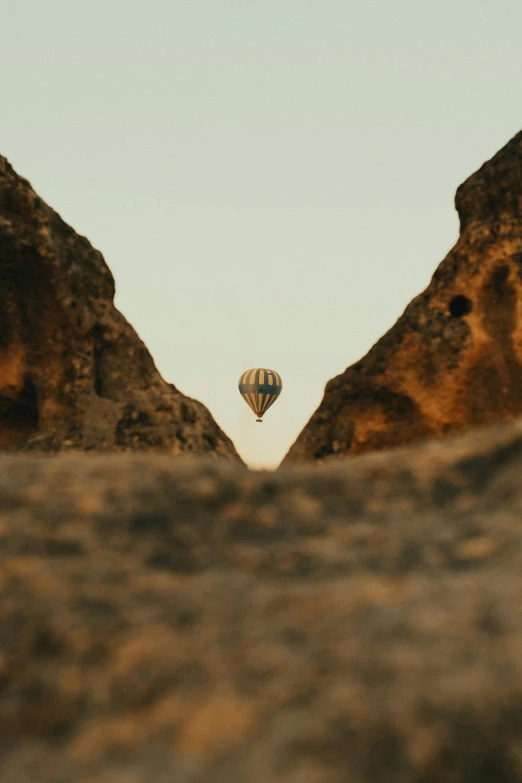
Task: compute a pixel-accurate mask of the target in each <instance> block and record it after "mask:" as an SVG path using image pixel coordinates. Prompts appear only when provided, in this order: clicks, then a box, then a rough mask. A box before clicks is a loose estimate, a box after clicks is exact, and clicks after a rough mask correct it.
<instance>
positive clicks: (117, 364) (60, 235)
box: [0, 157, 239, 459]
mask: <svg viewBox="0 0 522 783" xmlns="http://www.w3.org/2000/svg"><path fill="white" fill-rule="evenodd" d="M113 298H114V280H113V277H112V275H111V273H110V271H109V269H108V267H107V265H106V263H105V261H104V259H103V256H102V255H101V253H100V252H99V251H98V250H95V249H94V248H93V247H91V245H90V244H89V242H88V241H87V239H85V238H84V237H81V236H79V235H78V234H76V233H75V231H73V229H72V228H70V227H69V226H68V225H66V224H65V223H64V222H63V220H62V219H61V218H60V216H59V215H58V214H57V213H56V212H54V211H53V210H52V209H51V208H50V207H49V206H47V205H46V204H45V203H43V202H42V200H41V199H40V198H39V197H38V196H37V194H36V193H35V192H34V190H33V189H32V187H31V185H30V184H29V183H28V182H27V181H26V180H25V179H23V178H21V177H19V176H18V175H17V174H16V173H15V172H14V171H13V169H12V167H11V166H10V165H9V163H8V162H7V160H6V159H5V158H2V157H0V449H38V450H46V451H56V450H61V449H98V450H111V451H113V450H116V451H118V450H127V449H141V450H151V449H161V450H167V451H169V452H171V453H182V452H195V453H215V454H218V455H221V456H224V457H231V458H234V459H239V457H238V456H237V453H236V451H235V449H234V446H233V444H232V442H231V441H230V439H229V438H228V437H227V436H226V435H225V434H224V433H223V432H222V431H221V430H220V428H219V427H218V426H217V424H216V422H215V421H214V419H213V418H212V416H211V415H210V413H209V411H208V410H207V409H206V408H205V407H204V406H203V405H201V404H200V403H199V402H197V401H195V400H193V399H190V398H188V397H186V396H184V395H183V394H181V393H180V392H179V391H178V390H177V389H176V388H175V387H174V386H173V385H172V384H169V383H166V382H165V381H164V380H163V379H162V378H161V376H160V374H159V373H158V371H157V369H156V367H155V365H154V362H153V360H152V357H151V355H150V353H149V352H148V350H147V348H146V347H145V345H144V344H143V343H142V341H141V340H140V339H139V337H138V335H137V334H136V332H135V331H134V329H133V328H132V327H131V326H130V325H129V324H128V323H127V321H126V320H125V318H124V317H123V316H122V315H121V313H119V312H118V310H116V308H115V307H114V304H113Z"/></svg>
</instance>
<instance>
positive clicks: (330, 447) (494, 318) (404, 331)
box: [284, 132, 522, 462]
mask: <svg viewBox="0 0 522 783" xmlns="http://www.w3.org/2000/svg"><path fill="white" fill-rule="evenodd" d="M455 204H456V208H457V211H458V213H459V217H460V238H459V240H458V242H457V244H456V245H455V247H454V248H453V250H451V252H450V253H449V254H448V256H447V257H446V258H445V259H444V261H443V262H442V263H441V264H440V266H439V267H438V269H437V271H436V272H435V274H434V276H433V279H432V281H431V283H430V285H429V286H428V288H427V289H426V290H425V291H424V292H423V293H422V294H420V295H419V296H417V297H416V298H415V299H414V300H413V301H412V302H411V303H410V305H409V306H408V307H407V309H406V310H405V312H404V314H403V315H402V316H401V318H399V320H398V321H397V323H396V324H395V326H394V327H393V328H392V329H391V330H390V331H389V332H388V333H387V334H385V335H384V337H382V338H381V339H380V340H379V341H378V342H377V343H376V344H375V345H374V346H373V348H372V349H371V350H370V351H369V353H368V354H367V355H366V356H365V357H364V358H363V359H361V360H360V361H358V362H357V363H356V364H354V365H352V366H351V367H348V368H347V369H346V370H345V372H344V373H342V375H339V376H337V377H336V378H333V379H332V380H331V381H329V383H328V384H327V385H326V389H325V394H324V398H323V400H322V402H321V404H320V406H319V408H318V409H317V411H316V412H315V413H314V414H313V416H312V417H311V419H310V421H309V422H308V424H307V425H306V426H305V427H304V429H303V431H302V432H301V433H300V435H299V437H298V438H297V440H296V442H295V443H294V445H293V446H292V447H291V449H290V451H289V452H288V454H287V456H286V457H285V460H284V461H285V462H296V461H300V460H317V459H323V458H325V457H329V456H332V455H338V456H345V455H353V454H360V453H362V452H368V451H374V450H379V449H387V448H391V447H394V446H399V445H403V444H407V443H410V442H413V441H416V440H420V439H424V438H427V437H430V436H439V435H443V434H445V433H449V432H459V431H463V430H465V429H467V428H469V427H474V426H477V425H482V424H489V423H492V422H498V421H502V420H506V419H511V418H513V417H515V416H518V415H520V414H521V413H522V393H521V392H522V312H521V307H522V132H521V133H519V134H518V135H517V136H515V137H514V138H513V139H512V140H511V141H510V142H509V143H508V144H507V145H506V146H505V147H504V148H503V149H502V150H501V151H500V152H499V153H498V154H497V155H495V157H494V158H492V159H491V160H490V161H488V162H487V163H485V164H484V165H483V166H482V168H481V169H479V171H477V172H476V173H475V174H473V175H472V176H471V177H470V178H469V179H468V180H466V182H464V184H463V185H461V186H460V187H459V188H458V190H457V194H456V199H455Z"/></svg>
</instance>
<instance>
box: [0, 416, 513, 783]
mask: <svg viewBox="0 0 522 783" xmlns="http://www.w3.org/2000/svg"><path fill="white" fill-rule="evenodd" d="M521 473H522V425H521V424H520V423H516V424H508V425H503V426H502V427H501V428H500V429H497V430H495V431H494V432H478V433H473V434H471V435H468V436H466V437H464V438H462V439H459V440H456V441H453V440H449V439H448V440H446V439H445V440H444V441H439V442H437V443H431V444H427V445H425V446H422V447H420V448H417V449H416V450H411V451H404V452H393V453H390V454H375V455H370V456H366V457H363V458H361V459H356V460H350V461H345V462H333V463H330V464H325V465H322V466H319V467H315V468H313V467H309V468H305V467H303V468H298V469H296V468H293V469H283V470H280V471H278V472H277V473H276V474H273V473H272V474H270V473H250V472H248V471H245V470H243V469H242V468H241V467H240V466H236V465H234V464H232V463H230V462H228V463H227V462H225V461H215V460H213V461H211V460H201V461H198V460H195V459H194V460H192V459H187V460H172V459H168V458H166V457H162V456H157V455H149V456H147V457H144V456H140V455H135V454H132V455H130V454H127V455H112V456H111V457H107V456H99V455H96V456H94V455H72V456H68V457H67V458H64V457H63V456H57V457H54V458H49V457H47V458H43V457H40V458H38V457H34V456H25V455H24V456H18V457H8V456H6V457H3V458H0V536H1V541H0V579H1V587H2V589H1V590H0V726H1V727H2V730H1V732H0V779H1V780H2V783H27V781H31V783H94V782H95V781H96V783H173V781H175V782H176V783H268V782H269V783H340V781H352V782H353V783H389V781H400V783H440V781H448V782H453V783H491V781H495V783H519V781H520V780H521V779H522V739H521V738H522V697H521V693H522V609H521V604H520V596H521V595H522V537H521V535H520V519H521V516H522V488H521V482H520V475H521Z"/></svg>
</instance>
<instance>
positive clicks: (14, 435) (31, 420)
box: [0, 375, 39, 448]
mask: <svg viewBox="0 0 522 783" xmlns="http://www.w3.org/2000/svg"><path fill="white" fill-rule="evenodd" d="M38 425H39V418H38V396H37V394H36V389H35V387H34V383H33V381H32V379H31V377H30V376H29V375H26V376H25V378H24V386H23V389H21V390H20V392H19V394H18V397H16V398H13V399H6V398H2V397H1V396H0V448H10V447H13V446H20V445H22V444H23V443H25V441H26V440H28V439H29V437H30V436H31V435H32V434H33V433H34V432H36V431H37V430H38Z"/></svg>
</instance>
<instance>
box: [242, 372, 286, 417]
mask: <svg viewBox="0 0 522 783" xmlns="http://www.w3.org/2000/svg"><path fill="white" fill-rule="evenodd" d="M238 386H239V393H240V395H241V396H242V397H243V399H244V401H245V402H246V404H247V405H248V406H250V408H252V410H253V411H254V413H255V414H256V416H257V419H256V421H257V422H259V423H261V421H262V416H263V414H264V413H266V412H267V410H268V409H269V407H270V406H271V405H273V404H274V402H275V401H276V400H277V398H278V397H279V395H280V394H281V390H282V388H283V383H282V381H281V376H280V375H279V374H278V373H277V372H275V370H267V369H266V368H265V367H255V368H252V369H251V370H247V371H246V372H244V373H243V374H242V375H241V377H240V379H239V382H238Z"/></svg>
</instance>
